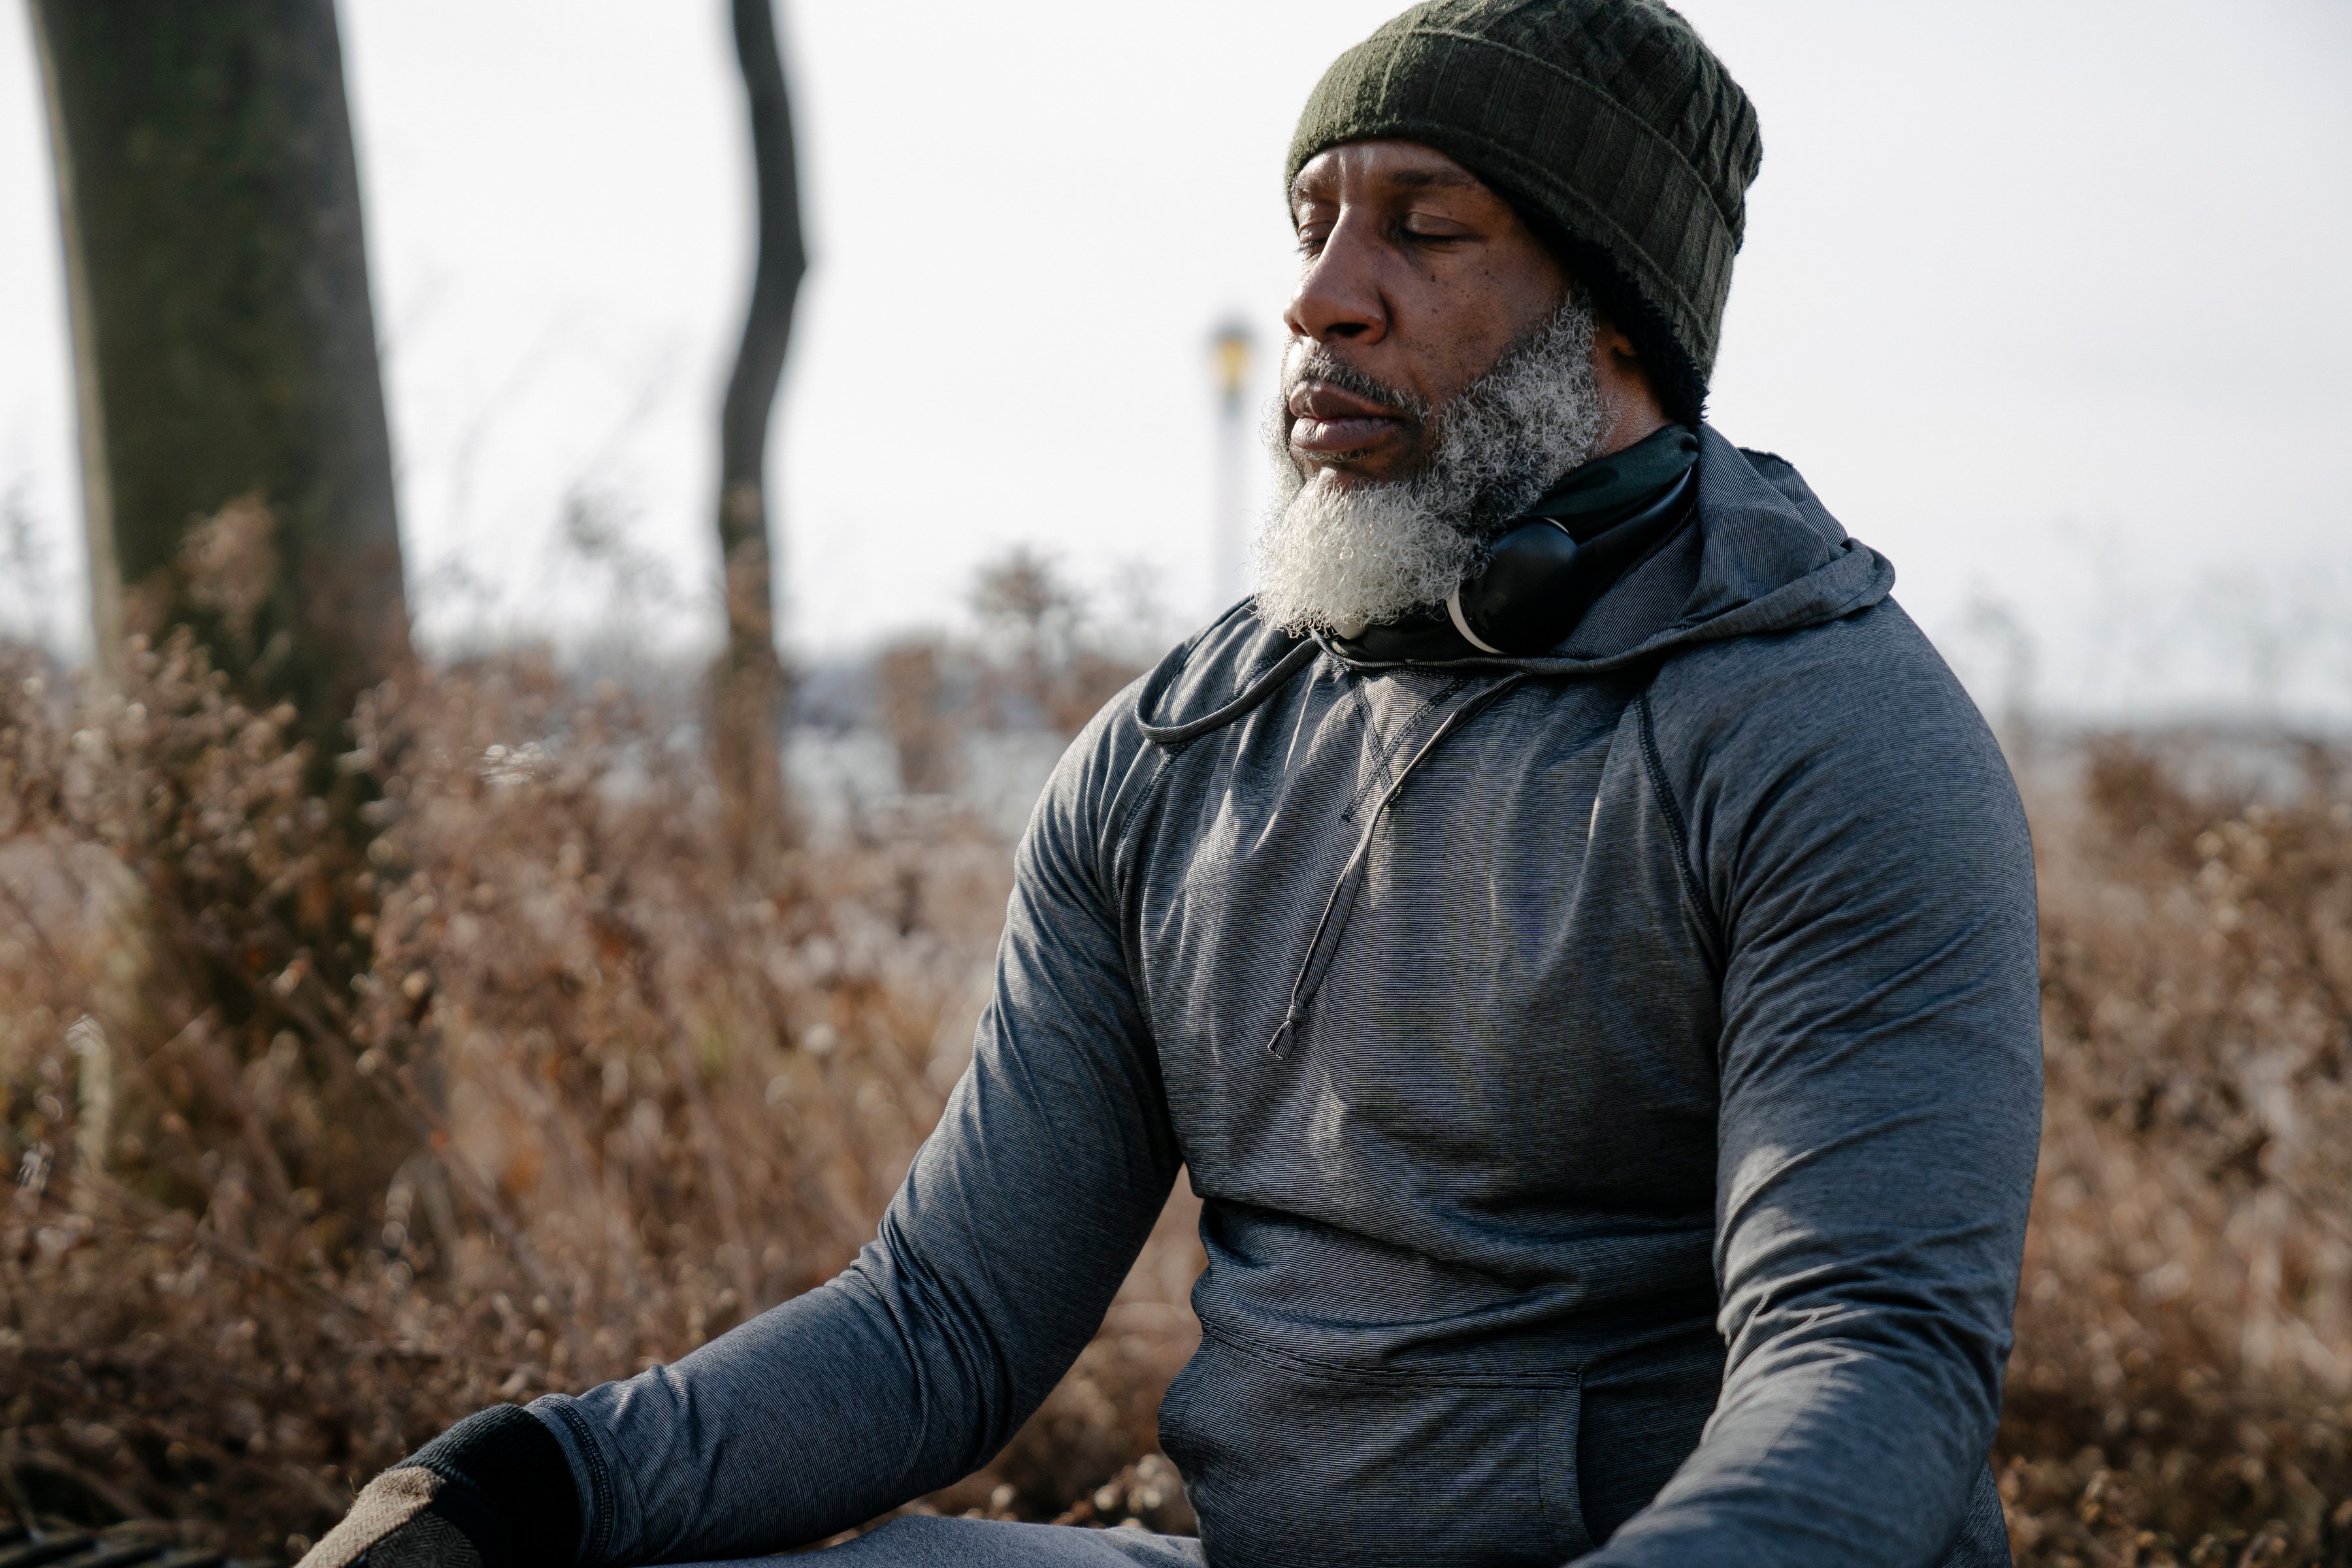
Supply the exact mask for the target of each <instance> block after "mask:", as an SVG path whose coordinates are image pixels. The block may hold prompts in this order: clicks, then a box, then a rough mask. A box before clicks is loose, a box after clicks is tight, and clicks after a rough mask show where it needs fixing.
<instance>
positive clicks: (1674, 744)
mask: <svg viewBox="0 0 2352 1568" xmlns="http://www.w3.org/2000/svg"><path fill="white" fill-rule="evenodd" d="M1643 717H1644V720H1645V721H1646V722H1647V723H1648V725H1649V726H1650V730H1651V743H1652V744H1653V745H1654V747H1655V748H1656V754H1657V757H1658V760H1659V763H1660V764H1661V766H1662V769H1663V772H1664V779H1662V780H1661V781H1660V782H1661V784H1663V786H1664V787H1665V788H1668V789H1670V790H1672V791H1673V792H1675V794H1676V795H1678V796H1680V805H1681V806H1682V808H1683V809H1685V810H1686V811H1688V812H1689V813H1690V815H1691V816H1692V818H1693V829H1694V837H1696V838H1701V839H1704V840H1705V841H1706V844H1707V845H1708V846H1709V847H1711V848H1712V849H1713V850H1715V851H1717V852H1718V853H1721V852H1726V851H1728V850H1731V849H1732V848H1734V847H1739V846H1746V845H1751V844H1752V843H1754V842H1755V841H1756V840H1758V839H1759V837H1770V838H1774V839H1778V840H1780V841H1781V842H1784V843H1786V844H1787V845H1789V846H1790V847H1791V848H1792V849H1799V850H1801V849H1802V848H1803V847H1806V846H1812V847H1820V846H1822V845H1823V844H1825V843H1827V842H1829V841H1831V840H1833V839H1837V838H1840V837H1864V838H1874V837H1877V836H1878V835H1879V834H1881V833H1892V834H1894V835H1895V836H1896V837H1897V839H1899V840H1901V841H1904V842H1905V844H1906V850H1905V852H1906V853H1909V852H1911V851H1912V849H1914V848H1916V849H1917V850H1919V851H1922V852H1924V851H1927V849H1928V848H1929V845H1928V844H1927V842H1926V840H1927V839H1930V838H1933V839H1937V840H1943V841H1948V840H1950V839H1951V838H1952V837H1954V836H1956V835H1957V836H1958V837H1964V838H1969V839H1974V840H1978V841H1980V842H1987V843H1999V844H2000V845H2003V846H2006V847H2008V848H2011V849H2017V850H2021V851H2022V850H2025V849H2026V846H2027V840H2026V836H2025V820H2024V813H2023V808H2022V806H2021V804H2020V802H2019V800H2018V795H2017V786H2016V784H2015V782H2014V781H2013V780H2012V778H2011V774H2010V770H2009V764H2008V762H2007V759H2006V758H2004V757H2003V756H2002V754H2001V750H2000V743H1999V742H1997V741H1996V740H1995V739H1994V738H1993V734H1992V731H1991V729H1990V726H1989V725H1987V724H1986V722H1985V721H1984V718H1983V715H1982V714H1980V713H1979V711H1978V710H1977V707H1976V704H1975V703H1974V702H1972V701H1971V700H1969V695H1968V693H1967V692H1966V691H1965V690H1964V689H1962V688H1961V686H1960V683H1959V681H1958V679H1957V678H1956V677H1955V676H1954V675H1953V674H1952V672H1951V669H1950V668H1949V667H1948V666H1947V665H1946V664H1945V663H1944V661H1943V658H1941V656H1939V655H1938V654H1937V652H1936V650H1935V647H1933V645H1931V644H1930V643H1929V642H1928V641H1927V637H1926V636H1925V635H1923V634H1922V633H1921V632H1920V630H1919V628H1918V627H1917V626H1916V625H1915V624H1914V623H1913V622H1912V620H1911V618H1910V616H1907V615H1906V614H1904V612H1903V610H1902V608H1901V606H1900V605H1896V604H1895V602H1894V601H1893V600H1891V599H1887V600H1882V601H1881V602H1879V603H1878V604H1875V605H1871V606H1870V607H1869V608H1867V609H1864V610H1861V611H1858V612H1856V613H1855V614H1853V615H1851V616H1844V617H1843V618H1840V619H1837V620H1833V621H1828V622H1824V623H1822V624H1820V625H1817V626H1806V627H1802V628H1800V629H1797V630H1792V631H1787V632H1780V633H1772V634H1767V635H1760V636H1754V637H1737V638H1732V639H1728V640H1727V641H1724V642H1720V643H1713V644H1706V645H1702V646H1700V647H1694V648H1691V649H1689V650H1687V651H1686V652H1685V653H1683V654H1680V655H1678V656H1677V657H1675V658H1672V659H1670V660H1669V661H1668V662H1667V663H1666V664H1665V665H1664V666H1663V667H1662V668H1660V670H1659V672H1658V676H1657V679H1656V680H1655V681H1654V682H1653V684H1652V687H1651V689H1650V692H1649V694H1648V696H1647V698H1646V700H1645V711H1644V714H1643Z"/></svg>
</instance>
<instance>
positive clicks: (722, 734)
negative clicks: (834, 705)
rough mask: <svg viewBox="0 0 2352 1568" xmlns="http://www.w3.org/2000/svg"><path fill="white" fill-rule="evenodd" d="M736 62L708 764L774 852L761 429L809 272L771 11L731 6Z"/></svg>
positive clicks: (772, 699) (771, 635)
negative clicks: (738, 325)
mask: <svg viewBox="0 0 2352 1568" xmlns="http://www.w3.org/2000/svg"><path fill="white" fill-rule="evenodd" d="M732 3H733V6H734V17H735V56H736V59H737V60H738V62H739V63H740V66H741V68H742V72H743V90H744V93H745V96H746V97H747V98H748V99H749V100H750V102H751V162H752V170H753V178H754V184H756V186H757V190H758V198H759V214H760V248H759V258H758V260H757V262H756V263H755V265H754V267H753V269H752V274H751V307H750V309H749V310H747V311H746V312H745V314H744V319H743V338H742V342H741V344H740V347H739V348H738V349H737V351H736V355H735V371H734V374H732V375H731V376H730V377H729V379H728V383H727V402H726V405H725V408H724V410H723V411H722V412H721V414H720V416H719V560H720V561H721V563H723V564H724V567H725V572H726V595H727V647H726V648H725V650H724V652H722V653H721V654H720V656H719V668H718V669H717V670H716V671H715V672H714V675H713V679H712V701H711V742H712V748H711V761H712V764H713V766H714V767H715V769H716V770H717V772H718V774H719V786H720V793H721V795H722V798H723V799H724V800H725V802H726V807H727V816H728V827H729V833H730V837H732V838H733V839H734V841H735V842H736V843H737V845H738V846H740V847H742V848H743V849H744V850H746V851H754V850H756V849H757V848H758V847H761V846H762V845H765V844H770V843H772V842H774V840H775V837H776V834H777V831H778V829H779V826H780V825H781V823H782V817H783V773H782V756H781V752H780V749H781V744H782V710H783V701H784V675H783V667H782V663H781V661H780V660H779V659H778V658H777V657H776V641H775V619H774V611H773V607H772V606H773V605H774V602H775V601H774V594H775V585H774V568H773V565H772V561H773V555H772V550H771V547H770V542H769V521H768V512H769V507H768V479H767V466H768V419H769V415H770V412H771V411H772V409H773V407H774V405H775V400H776V383H777V381H778V380H779V378H780V377H781V376H782V374H783V369H784V354H785V351H786V350H787V349H788V348H789V347H790V346H791V343H792V335H793V304H794V302H795V301H796V300H798V298H799V296H800V288H801V279H802V277H803V274H805V273H806V272H807V270H808V251H807V247H806V245H805V243H804V242H803V238H802V234H801V201H800V169H799V163H798V161H797V158H796V156H795V153H794V151H793V116H792V104H791V101H790V100H789V98H788V97H787V95H786V91H785V88H784V64H783V54H782V49H781V48H780V47H778V44H777V40H776V17H775V11H774V9H773V6H772V4H771V0H732Z"/></svg>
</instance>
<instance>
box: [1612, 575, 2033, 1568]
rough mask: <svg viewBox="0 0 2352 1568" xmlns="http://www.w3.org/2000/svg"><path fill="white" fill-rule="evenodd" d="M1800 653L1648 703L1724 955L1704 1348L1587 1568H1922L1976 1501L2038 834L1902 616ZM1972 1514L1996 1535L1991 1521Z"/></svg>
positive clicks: (1987, 1433)
mask: <svg viewBox="0 0 2352 1568" xmlns="http://www.w3.org/2000/svg"><path fill="white" fill-rule="evenodd" d="M1809 643H1810V654H1809V656H1808V657H1806V658H1787V659H1783V660H1780V661H1778V662H1776V663H1774V664H1772V665H1771V666H1770V667H1769V671H1768V672H1766V673H1764V674H1761V675H1759V676H1758V677H1757V678H1756V679H1753V680H1751V681H1749V682H1748V683H1747V685H1748V689H1740V690H1736V691H1723V692H1717V693H1715V694H1714V696H1715V700H1713V701H1711V702H1706V703H1685V704H1681V705H1679V710H1680V711H1682V712H1684V713H1688V714H1693V715H1696V717H1693V718H1690V719H1687V720H1685V721H1682V727H1680V728H1677V724H1676V721H1675V720H1673V719H1671V718H1669V717H1668V715H1669V714H1670V712H1673V711H1675V709H1672V708H1670V706H1669V704H1668V703H1666V702H1665V701H1663V700H1661V701H1659V702H1657V703H1656V704H1655V705H1654V708H1652V709H1651V710H1650V711H1648V712H1645V713H1644V715H1643V718H1644V720H1645V721H1650V720H1651V719H1652V715H1653V714H1654V715H1655V720H1654V722H1655V725H1656V728H1655V730H1654V731H1651V732H1648V733H1647V736H1646V738H1647V741H1648V743H1649V745H1650V747H1651V756H1652V758H1653V760H1654V768H1655V773H1654V782H1655V783H1656V784H1658V785H1659V789H1660V795H1661V797H1662V806H1661V809H1662V810H1664V812H1666V813H1667V815H1668V816H1670V817H1672V818H1673V819H1674V820H1675V823H1676V826H1677V835H1676V836H1677V837H1678V838H1680V837H1683V835H1684V833H1685V832H1686V835H1687V844H1688V849H1687V855H1688V861H1689V882H1690V885H1691V890H1692V892H1693V895H1694V897H1695V898H1696V900H1699V901H1701V902H1702V903H1703V904H1704V905H1706V919H1707V920H1708V921H1711V922H1712V923H1713V924H1714V926H1715V928H1716V930H1717V932H1718V935H1719V940H1720V957H1721V966H1722V968H1721V973H1722V1021H1723V1026H1722V1037H1721V1045H1720V1053H1719V1070H1720V1096H1721V1112H1720V1121H1719V1124H1718V1134H1717V1242H1716V1251H1715V1265H1716V1271H1717V1280H1718V1284H1719V1288H1720V1301H1721V1310H1720V1315H1719V1318H1718V1327H1719V1328H1720V1330H1721V1331H1722V1333H1723V1336H1724V1339H1725V1342H1726V1343H1727V1348H1728V1360H1727V1368H1726V1372H1725V1375H1724V1382H1723V1386H1722V1391H1721V1395H1720V1398H1719V1400H1718V1403H1717V1408H1716V1411H1715V1414H1714V1415H1713V1417H1712V1418H1711V1420H1710V1421H1709V1423H1708V1425H1707V1426H1706V1433H1705V1436H1704V1437H1703V1438H1702V1440H1701V1442H1700V1444H1699V1446H1698V1447H1697V1449H1696V1451H1695V1452H1694V1453H1693V1454H1692V1455H1691V1457H1690V1458H1688V1460H1686V1461H1685V1464H1684V1465H1683V1466H1682V1468H1680V1469H1679V1470H1678V1471H1677V1472H1676V1474H1675V1476H1674V1478H1673V1479H1671V1480H1670V1481H1669V1482H1668V1483H1667V1485H1666V1486H1665V1488H1664V1489H1663V1490H1662V1491H1661V1492H1660V1493H1659V1495H1658V1496H1657V1498H1656V1499H1655V1500H1654V1502H1653V1503H1652V1504H1651V1506H1650V1507H1649V1508H1648V1509H1646V1510H1643V1512H1642V1513H1640V1514H1637V1515H1636V1516H1635V1517H1634V1518H1633V1519H1632V1520H1631V1521H1628V1522H1627V1523H1626V1525H1625V1526H1624V1527H1623V1528H1622V1530H1621V1531H1619V1532H1618V1533H1617V1535H1616V1536H1615V1538H1614V1539H1613V1540H1612V1542H1610V1543H1609V1544H1608V1545H1607V1546H1606V1547H1605V1548H1604V1549H1603V1550H1601V1551H1600V1552H1596V1553H1593V1554H1592V1555H1591V1556H1590V1557H1588V1558H1585V1559H1583V1560H1582V1561H1583V1562H1586V1563H1591V1564H1595V1565H1601V1564H1607V1565H1609V1568H1667V1565H1669V1564H1671V1565H1672V1568H1704V1565H1706V1564H1716V1563H1721V1564H1726V1565H1730V1564H1738V1565H1739V1568H1765V1565H1769V1564H1789V1565H1791V1568H1796V1565H1802V1568H1841V1565H1845V1564H1853V1565H1854V1568H1861V1565H1864V1564H1869V1565H1873V1568H1928V1565H1929V1564H1933V1563H1938V1562H1940V1561H1944V1560H1945V1554H1946V1553H1948V1552H1951V1551H1953V1550H1954V1543H1955V1540H1956V1538H1957V1537H1958V1535H1959V1533H1960V1531H1961V1527H1962V1523H1963V1518H1964V1514H1967V1513H1968V1511H1969V1510H1970V1507H1971V1496H1972V1490H1971V1489H1972V1488H1974V1489H1975V1504H1974V1506H1975V1508H1976V1509H1977V1510H1979V1511H1981V1510H1985V1509H1987V1508H1990V1506H1991V1505H1990V1503H1989V1502H1988V1501H1987V1500H1986V1497H1985V1491H1984V1483H1983V1480H1982V1478H1983V1475H1984V1468H1985V1457H1986V1450H1987V1448H1988V1447H1989V1446H1990V1441H1991V1437H1992V1434H1993V1430H1994V1427H1995V1426H1996V1425H1997V1423H1998V1421H1999V1418H2000V1385H2001V1373H2002V1370H2003V1366H2004V1364H2005V1362H2006V1360H2007V1356H2008V1353H2009V1349H2010V1332H2011V1317H2012V1313H2013V1311H2014V1308H2015V1301H2016V1290H2017V1277H2018V1270H2019V1266H2020V1258H2021V1252H2022V1247H2023V1237H2024V1228H2025V1219H2026V1211H2027V1207H2028V1205H2029V1203H2030V1200H2031V1197H2032V1181H2033V1167H2034V1160H2035V1153H2036V1149H2037V1145H2038V1140H2039V1131H2040V1121H2041V1090H2042V1072H2041V1029H2040V1012H2039V996H2038V980H2037V970H2036V957H2035V934H2034V906H2033V866H2032V847H2031V845H2030V842H2029V840H2028V837H2027V832H2026V826H2025V822H2024V817H2023V813H2022V810H2021V807H2020V805H2019V804H2018V800H2017V795H2016V790H2015V786H2014V784H2012V783H2011V779H2010V777H2009V773H2008V770H2007V767H2006V765H2005V764H2004V763H2003V762H2002V759H2001V757H2000V752H1999V750H1998V748H1997V747H1996V746H1995V745H1994V743H1993V741H1992V738H1991V736H1990V733H1989V732H1987V731H1986V730H1985V727H1984V724H1983V722H1982V721H1981V720H1980V719H1979V717H1978V716H1977V714H1976V712H1975V710H1974V709H1973V708H1972V707H1971V706H1970V705H1969V702H1968V700H1967V698H1966V697H1965V695H1964V694H1962V693H1961V692H1960V690H1959V689H1958V683H1957V682H1955V681H1953V680H1952V679H1951V677H1950V675H1949V674H1948V671H1946V670H1945V669H1944V668H1943V666H1942V664H1941V662H1940V661H1939V660H1937V658H1936V657H1935V655H1934V653H1933V652H1932V650H1930V649H1928V648H1927V645H1926V642H1925V639H1924V638H1921V637H1918V635H1917V633H1916V630H1914V629H1913V628H1911V626H1909V623H1908V622H1907V621H1906V620H1905V619H1904V618H1903V617H1902V616H1901V613H1900V612H1899V611H1896V610H1895V608H1894V607H1893V606H1892V605H1885V606H1882V607H1881V608H1880V609H1879V610H1876V611H1874V612H1871V613H1870V614H1868V615H1866V616H1859V617H1856V618H1855V619H1854V620H1852V621H1848V622H1843V623H1841V624H1839V625H1838V626H1833V627H1831V628H1829V629H1827V630H1826V631H1825V632H1820V633H1815V634H1811V637H1810V638H1809ZM1713 668H1715V667H1714V666H1713V665H1712V664H1711V662H1710V661H1708V660H1706V659H1705V658H1699V659H1695V660H1692V661H1690V666H1689V668H1685V669H1683V670H1680V671H1670V672H1669V673H1668V674H1667V675H1666V676H1665V677H1664V678H1663V679H1664V680H1667V681H1671V680H1675V679H1690V680H1695V681H1696V680H1706V679H1709V677H1710V674H1711V671H1712V669H1713ZM1749 668H1759V667H1758V666H1755V665H1751V666H1750V667H1749ZM1985 1531H1990V1539H1991V1541H1993V1542H1996V1543H1997V1542H1998V1539H1999V1531H1998V1510H1997V1509H1994V1510H1992V1518H1991V1521H1990V1524H1988V1523H1987V1522H1986V1521H1984V1520H1983V1519H1982V1518H1978V1517H1971V1518H1969V1532H1970V1533H1969V1539H1971V1540H1974V1539H1975V1538H1976V1536H1977V1535H1978V1534H1979V1533H1982V1532H1985ZM1964 1555H1965V1552H1964ZM1968 1560H1969V1561H1974V1560H1975V1559H1974V1558H1972V1557H1971V1558H1969V1559H1968ZM1999 1560H2000V1561H2006V1558H2005V1554H2004V1555H2003V1556H2001V1557H2000V1559H1999Z"/></svg>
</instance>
